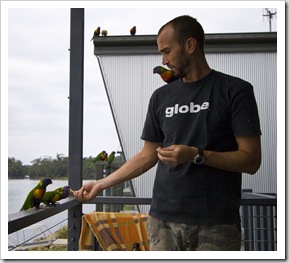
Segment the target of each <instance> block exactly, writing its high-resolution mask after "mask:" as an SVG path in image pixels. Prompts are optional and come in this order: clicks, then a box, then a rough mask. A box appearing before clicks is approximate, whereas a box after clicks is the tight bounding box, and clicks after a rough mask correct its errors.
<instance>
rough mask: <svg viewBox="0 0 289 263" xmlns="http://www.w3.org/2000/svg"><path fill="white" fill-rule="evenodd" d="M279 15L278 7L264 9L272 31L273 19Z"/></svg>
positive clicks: (264, 14) (264, 15)
mask: <svg viewBox="0 0 289 263" xmlns="http://www.w3.org/2000/svg"><path fill="white" fill-rule="evenodd" d="M275 16H277V11H276V9H272V10H270V9H269V8H265V9H263V17H267V21H269V30H270V32H272V25H271V21H272V19H273V18H274V17H275Z"/></svg>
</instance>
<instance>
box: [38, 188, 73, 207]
mask: <svg viewBox="0 0 289 263" xmlns="http://www.w3.org/2000/svg"><path fill="white" fill-rule="evenodd" d="M71 191H72V190H71V187H70V186H62V187H59V188H57V189H55V190H54V191H48V192H46V193H45V194H44V196H43V198H42V200H41V202H42V203H44V204H46V205H55V203H56V202H57V201H59V200H61V199H65V198H67V197H69V194H70V192H71Z"/></svg>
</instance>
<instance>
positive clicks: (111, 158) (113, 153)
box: [107, 151, 115, 165]
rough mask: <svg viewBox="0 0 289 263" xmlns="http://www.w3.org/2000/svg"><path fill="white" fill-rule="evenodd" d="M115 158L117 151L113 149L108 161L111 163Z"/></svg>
mask: <svg viewBox="0 0 289 263" xmlns="http://www.w3.org/2000/svg"><path fill="white" fill-rule="evenodd" d="M114 158H115V151H112V152H111V153H110V155H109V156H108V157H107V163H108V165H110V164H111V163H112V161H113V160H114Z"/></svg>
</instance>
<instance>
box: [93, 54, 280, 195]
mask: <svg viewBox="0 0 289 263" xmlns="http://www.w3.org/2000/svg"><path fill="white" fill-rule="evenodd" d="M98 60H99V64H100V67H101V71H102V74H103V78H104V82H105V86H106V89H107V93H108V97H109V101H110V103H111V107H112V110H113V114H114V117H115V121H116V125H117V129H118V132H119V136H120V139H121V144H122V146H123V151H124V154H125V156H126V159H127V160H128V159H130V158H131V157H132V156H133V155H134V154H136V153H137V152H138V151H139V150H140V149H141V148H142V145H143V142H142V140H141V139H140V136H141V133H142V128H143V123H144V120H145V116H146V111H147V106H148V102H149V98H150V96H151V94H152V92H153V91H154V90H155V89H156V88H158V87H160V86H162V85H164V84H165V83H164V82H163V81H162V80H161V79H160V77H159V76H158V75H153V73H152V70H153V68H154V67H155V66H157V65H160V64H161V56H160V55H119V56H116V55H113V56H110V55H106V56H104V55H103V56H100V57H98ZM207 60H208V62H209V65H210V66H211V67H212V68H213V69H215V70H218V71H222V72H224V73H227V74H231V75H234V76H238V77H240V78H243V79H245V80H247V81H249V82H250V83H252V85H253V86H254V91H255V96H256V100H257V103H258V107H259V113H260V120H261V128H262V134H263V135H262V147H263V157H262V166H261V168H260V170H259V171H258V172H257V174H255V175H247V174H244V176H243V188H250V189H253V191H254V192H276V191H277V186H276V180H277V174H276V173H277V169H276V151H277V149H276V139H277V134H276V133H277V120H276V114H277V113H276V93H277V79H276V76H277V72H276V67H277V66H276V53H224V54H220V53H218V54H212V53H210V54H208V55H207ZM154 176H155V169H153V170H151V171H150V172H147V173H146V175H144V176H141V177H139V178H136V179H134V180H133V184H134V188H135V192H136V195H137V196H138V197H151V193H152V186H153V181H154Z"/></svg>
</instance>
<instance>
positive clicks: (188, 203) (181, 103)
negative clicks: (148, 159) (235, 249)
mask: <svg viewBox="0 0 289 263" xmlns="http://www.w3.org/2000/svg"><path fill="white" fill-rule="evenodd" d="M247 135H261V131H260V123H259V116H258V109H257V105H256V100H255V97H254V93H253V87H252V85H251V84H250V83H248V82H246V81H244V80H242V79H239V78H236V77H232V76H229V75H226V74H223V73H221V72H217V71H214V70H212V71H211V73H210V74H209V75H207V76H206V77H204V78H203V79H200V80H198V81H196V82H193V83H184V82H182V80H177V81H174V82H172V83H170V84H167V85H165V86H163V87H161V88H159V89H157V90H156V91H155V92H154V93H153V94H152V96H151V99H150V103H149V108H148V112H147V116H146V120H145V125H144V128H143V133H142V136H141V138H142V139H143V140H146V141H151V142H162V143H163V146H164V147H167V146H170V145H173V144H184V145H189V146H195V147H198V148H202V149H206V150H212V151H218V152H226V151H235V150H237V148H238V145H237V142H236V139H235V137H238V136H247ZM240 198H241V174H240V173H233V172H227V171H223V170H219V169H215V168H212V167H209V166H206V165H195V164H193V163H192V162H187V163H184V164H180V165H177V166H169V165H165V164H163V163H162V162H159V163H158V167H157V172H156V177H155V182H154V188H153V201H152V204H151V209H150V212H149V213H150V215H152V216H154V217H157V218H159V219H162V220H168V221H171V222H176V223H185V224H231V223H239V222H240V217H239V206H240Z"/></svg>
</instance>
